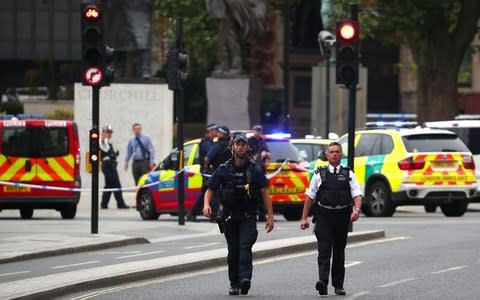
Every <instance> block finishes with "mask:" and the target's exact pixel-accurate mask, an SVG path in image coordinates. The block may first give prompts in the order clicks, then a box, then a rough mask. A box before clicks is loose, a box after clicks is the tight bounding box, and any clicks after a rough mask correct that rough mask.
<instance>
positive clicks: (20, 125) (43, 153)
mask: <svg viewBox="0 0 480 300" xmlns="http://www.w3.org/2000/svg"><path fill="white" fill-rule="evenodd" d="M0 137H1V139H0V211H1V210H3V209H19V210H20V215H21V217H22V218H23V219H31V218H32V216H33V211H34V209H56V210H59V211H60V213H61V215H62V217H63V218H64V219H73V218H74V217H75V214H76V212H77V203H78V201H79V199H80V192H74V191H72V190H71V189H72V188H80V187H81V178H80V145H79V140H78V129H77V125H76V124H75V123H74V122H73V121H65V120H44V119H25V120H22V119H20V120H18V119H11V120H0ZM2 182H3V183H2ZM16 184H20V185H16ZM21 184H32V185H41V186H45V187H46V188H42V189H38V188H35V187H32V186H22V185H21ZM49 187H50V188H49ZM52 188H53V189H52ZM55 188H63V189H64V190H55Z"/></svg>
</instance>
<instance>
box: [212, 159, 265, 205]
mask: <svg viewBox="0 0 480 300" xmlns="http://www.w3.org/2000/svg"><path fill="white" fill-rule="evenodd" d="M220 168H227V169H228V176H227V181H226V182H225V183H224V184H222V186H221V187H220V203H222V205H223V206H224V207H225V208H228V209H230V210H235V211H256V209H257V202H258V201H259V199H260V190H259V189H258V188H256V187H255V186H254V185H252V175H253V172H254V169H255V165H254V164H253V163H251V162H249V161H247V162H246V166H245V167H244V168H237V167H235V166H234V164H233V162H232V160H231V159H229V160H228V161H227V162H225V163H224V164H222V165H221V166H220Z"/></svg>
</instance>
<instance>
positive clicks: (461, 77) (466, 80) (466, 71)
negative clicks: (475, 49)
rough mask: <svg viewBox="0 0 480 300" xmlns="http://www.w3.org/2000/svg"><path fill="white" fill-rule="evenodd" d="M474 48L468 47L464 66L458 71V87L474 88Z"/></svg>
mask: <svg viewBox="0 0 480 300" xmlns="http://www.w3.org/2000/svg"><path fill="white" fill-rule="evenodd" d="M472 55H473V53H472V47H468V48H467V50H466V51H465V55H464V56H463V61H462V64H461V65H460V69H459V70H458V77H457V81H458V86H461V87H471V86H472Z"/></svg>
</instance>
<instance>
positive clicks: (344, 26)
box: [337, 21, 358, 42]
mask: <svg viewBox="0 0 480 300" xmlns="http://www.w3.org/2000/svg"><path fill="white" fill-rule="evenodd" d="M337 37H338V38H339V39H340V40H341V41H343V42H350V41H354V40H356V39H358V23H357V22H353V21H345V22H342V23H340V24H339V25H338V27H337Z"/></svg>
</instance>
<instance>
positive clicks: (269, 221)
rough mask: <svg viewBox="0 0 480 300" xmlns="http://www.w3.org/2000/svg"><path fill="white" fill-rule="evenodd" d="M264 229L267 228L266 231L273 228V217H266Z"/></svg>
mask: <svg viewBox="0 0 480 300" xmlns="http://www.w3.org/2000/svg"><path fill="white" fill-rule="evenodd" d="M265 229H266V230H267V232H270V231H272V230H273V217H271V216H269V217H268V218H267V222H265Z"/></svg>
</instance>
